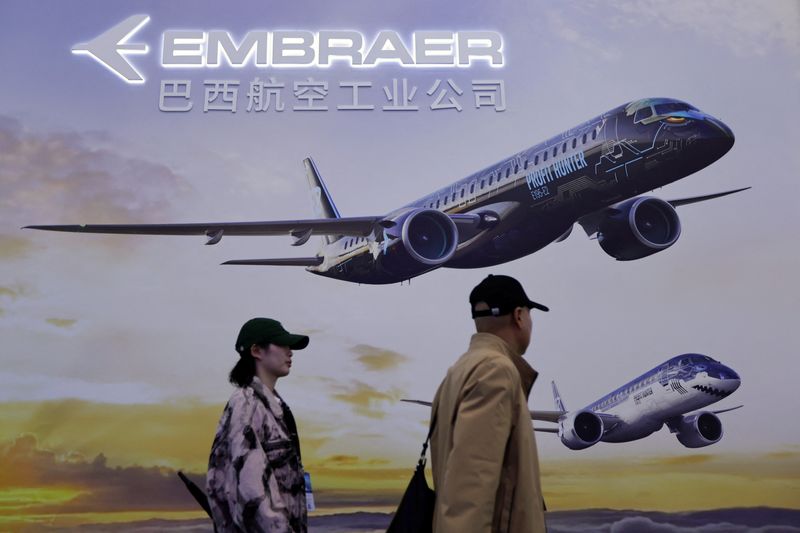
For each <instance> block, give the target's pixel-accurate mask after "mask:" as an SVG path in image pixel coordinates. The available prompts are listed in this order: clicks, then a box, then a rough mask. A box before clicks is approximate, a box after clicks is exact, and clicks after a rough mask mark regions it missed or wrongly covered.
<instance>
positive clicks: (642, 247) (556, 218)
mask: <svg viewBox="0 0 800 533" xmlns="http://www.w3.org/2000/svg"><path fill="white" fill-rule="evenodd" d="M733 143H734V136H733V132H731V130H730V128H728V127H727V126H726V125H725V124H723V123H722V122H721V121H720V120H718V119H716V118H714V117H712V116H711V115H709V114H707V113H704V112H702V111H699V110H698V109H697V108H695V107H693V106H692V105H690V104H688V103H685V102H682V101H680V100H674V99H670V98H647V99H643V100H636V101H633V102H630V103H628V104H625V105H622V106H619V107H617V108H614V109H612V110H610V111H608V112H607V113H603V114H602V115H600V116H598V117H595V118H593V119H591V120H589V121H586V122H584V123H582V124H580V125H578V126H576V127H574V128H570V129H568V130H567V131H565V132H563V133H561V134H559V135H557V136H555V137H553V138H551V139H548V140H546V141H544V142H542V143H539V144H537V145H535V146H533V147H531V148H528V149H526V150H523V151H521V152H518V153H516V154H514V155H512V156H510V157H508V158H507V159H504V160H503V161H500V162H499V163H496V164H494V165H491V166H489V167H486V168H484V169H483V170H480V171H478V172H475V173H474V174H471V175H469V176H467V177H466V178H463V179H461V180H459V181H456V182H455V183H453V184H451V185H448V186H446V187H444V188H441V189H439V190H437V191H435V192H433V193H431V194H429V195H427V196H424V197H423V198H420V199H419V200H416V201H414V202H411V203H410V204H407V205H405V206H403V207H401V208H399V209H396V210H394V211H392V212H390V213H388V214H386V215H378V216H363V217H342V216H341V215H340V214H339V211H338V210H337V209H336V206H335V205H334V203H333V200H332V198H331V195H330V194H329V192H328V189H327V187H326V186H325V183H324V182H323V180H322V178H321V177H320V173H319V171H318V170H317V166H316V165H315V163H314V162H313V161H312V160H311V159H305V160H304V164H305V169H306V174H307V177H308V182H309V186H310V188H311V192H312V199H313V200H314V207H315V213H316V216H317V217H318V218H316V219H309V220H284V221H266V222H216V223H214V222H209V223H192V224H123V225H120V224H116V225H115V224H102V225H56V226H27V227H28V228H34V229H44V230H53V231H70V232H79V233H122V234H143V235H205V236H206V237H207V239H208V240H207V242H206V244H216V243H218V242H219V241H220V239H222V237H223V236H233V235H290V236H292V237H293V238H294V242H293V245H294V246H299V245H302V244H304V243H306V242H307V241H308V240H309V238H310V237H311V236H312V235H321V236H323V237H324V240H323V244H322V246H321V248H320V251H319V253H318V254H317V255H315V256H313V257H294V258H281V259H278V258H272V259H243V260H233V261H226V262H225V263H223V264H230V265H294V266H305V267H306V270H308V271H309V272H313V273H314V274H319V275H321V276H326V277H330V278H336V279H340V280H344V281H350V282H355V283H368V284H385V283H395V282H402V281H405V280H409V279H411V278H413V277H415V276H419V275H421V274H424V273H426V272H429V271H431V270H434V269H436V268H439V267H447V268H481V267H486V266H491V265H497V264H500V263H505V262H507V261H512V260H514V259H518V258H520V257H523V256H526V255H528V254H531V253H533V252H535V251H537V250H539V249H541V248H543V247H545V246H547V245H548V244H550V243H552V242H560V241H563V240H564V239H566V238H567V237H568V236H569V234H570V232H571V231H572V227H573V226H574V224H575V223H576V222H577V223H579V224H580V225H581V226H582V227H583V229H584V230H585V232H586V234H587V235H588V236H589V237H593V236H596V238H597V241H598V242H599V243H600V246H601V247H602V249H603V250H604V251H605V252H606V253H607V254H609V255H611V256H612V257H614V258H616V259H618V260H620V261H628V260H633V259H640V258H643V257H646V256H649V255H651V254H654V253H657V252H660V251H663V250H665V249H667V248H669V247H670V246H672V245H673V244H675V241H677V240H678V237H679V236H680V233H681V224H680V219H679V218H678V215H677V213H676V212H675V208H676V207H679V206H682V205H686V204H691V203H695V202H701V201H704V200H709V199H712V198H718V197H720V196H725V195H727V194H732V193H734V192H739V191H742V190H744V189H736V190H732V191H726V192H720V193H716V194H709V195H705V196H697V197H693V198H683V199H678V200H670V201H664V200H661V199H658V198H654V197H648V196H637V195H639V194H642V193H644V192H646V191H651V190H653V189H656V188H658V187H661V186H663V185H666V184H668V183H671V182H673V181H676V180H679V179H681V178H684V177H686V176H688V175H690V174H693V173H695V172H697V171H698V170H700V169H702V168H704V167H706V166H708V165H710V164H711V163H713V162H714V161H716V160H717V159H719V158H720V157H722V156H723V155H724V154H725V153H727V152H728V150H730V149H731V147H732V146H733Z"/></svg>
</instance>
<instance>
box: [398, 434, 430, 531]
mask: <svg viewBox="0 0 800 533" xmlns="http://www.w3.org/2000/svg"><path fill="white" fill-rule="evenodd" d="M432 432H433V422H431V427H430V429H429V430H428V438H427V439H425V443H424V444H423V445H422V453H421V454H420V456H419V462H417V468H416V470H414V475H413V476H411V481H410V482H409V483H408V488H406V492H405V493H404V494H403V499H402V500H400V505H399V506H398V507H397V512H395V513H394V518H392V523H391V524H389V529H387V530H386V533H431V532H432V531H433V504H434V502H435V501H436V493H435V492H434V491H433V490H431V488H430V487H428V482H427V481H426V480H425V463H426V459H425V452H426V451H427V449H428V442H430V440H431V433H432Z"/></svg>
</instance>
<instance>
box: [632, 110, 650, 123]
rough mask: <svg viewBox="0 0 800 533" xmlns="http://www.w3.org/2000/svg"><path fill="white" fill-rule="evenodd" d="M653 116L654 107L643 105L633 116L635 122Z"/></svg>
mask: <svg viewBox="0 0 800 533" xmlns="http://www.w3.org/2000/svg"><path fill="white" fill-rule="evenodd" d="M652 116H653V108H652V107H650V106H647V107H643V108H641V109H639V110H638V111H637V112H636V114H635V115H634V116H633V122H634V123H636V122H641V121H643V120H644V119H646V118H650V117H652Z"/></svg>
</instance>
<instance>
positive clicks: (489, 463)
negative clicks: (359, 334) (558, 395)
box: [431, 333, 545, 533]
mask: <svg viewBox="0 0 800 533" xmlns="http://www.w3.org/2000/svg"><path fill="white" fill-rule="evenodd" d="M536 375H537V374H536V371H535V370H533V368H531V367H530V365H528V363H527V362H525V360H524V359H522V357H521V356H519V355H517V354H516V353H514V351H513V350H512V349H511V347H510V346H509V345H508V344H507V343H506V342H505V341H504V340H503V339H501V338H500V337H497V336H495V335H492V334H489V333H476V334H475V335H473V336H472V339H471V341H470V346H469V350H468V351H467V352H466V353H465V354H464V355H462V356H461V358H460V359H459V360H458V361H457V362H456V363H455V364H454V365H453V366H452V367H450V370H448V372H447V376H446V377H445V379H444V381H443V382H442V384H441V385H440V386H439V390H438V391H436V396H435V398H434V401H433V406H432V416H435V417H436V424H435V426H434V430H433V434H432V435H431V463H432V465H431V466H432V469H433V482H434V487H435V490H436V506H435V508H434V518H433V531H434V532H435V533H469V532H489V531H491V532H492V533H495V532H511V533H528V532H536V533H539V532H544V531H545V523H544V501H543V498H542V489H541V485H540V482H539V460H538V457H537V454H536V441H535V438H534V434H533V425H532V423H531V418H530V412H529V410H528V395H529V394H530V389H531V387H532V386H533V382H534V380H535V379H536Z"/></svg>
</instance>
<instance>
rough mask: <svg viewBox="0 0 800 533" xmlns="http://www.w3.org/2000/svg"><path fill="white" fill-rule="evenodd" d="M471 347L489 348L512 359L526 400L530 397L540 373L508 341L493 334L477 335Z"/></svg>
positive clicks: (472, 340)
mask: <svg viewBox="0 0 800 533" xmlns="http://www.w3.org/2000/svg"><path fill="white" fill-rule="evenodd" d="M469 347H470V349H473V348H484V349H485V348H489V349H491V350H495V351H498V352H501V353H502V354H503V355H505V356H506V357H508V358H509V359H511V362H512V363H514V367H516V369H517V372H519V377H520V383H521V384H522V391H523V392H524V393H525V398H528V397H529V396H530V394H531V388H532V387H533V383H534V382H535V381H536V377H537V376H538V375H539V373H538V372H536V370H534V369H533V367H532V366H531V365H529V364H528V362H527V361H526V360H525V359H523V358H522V356H521V355H519V354H517V352H516V351H514V350H513V349H512V348H511V346H509V344H508V343H507V342H506V341H504V340H503V339H501V338H500V337H498V336H497V335H494V334H492V333H475V334H474V335H473V336H472V339H470V341H469Z"/></svg>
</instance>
